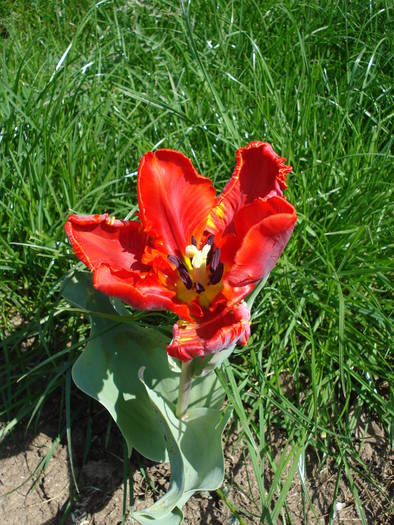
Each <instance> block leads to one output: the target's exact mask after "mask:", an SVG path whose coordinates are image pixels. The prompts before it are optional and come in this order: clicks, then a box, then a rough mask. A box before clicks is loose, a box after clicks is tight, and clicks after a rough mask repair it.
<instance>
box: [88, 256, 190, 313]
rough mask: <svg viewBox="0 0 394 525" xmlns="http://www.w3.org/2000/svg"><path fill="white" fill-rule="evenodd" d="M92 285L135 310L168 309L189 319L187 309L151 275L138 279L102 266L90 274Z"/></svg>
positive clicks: (125, 272) (128, 273) (136, 275)
mask: <svg viewBox="0 0 394 525" xmlns="http://www.w3.org/2000/svg"><path fill="white" fill-rule="evenodd" d="M93 285H94V287H95V288H96V290H100V291H101V292H103V293H105V294H107V295H111V296H113V297H119V298H120V299H122V300H123V301H125V302H126V303H127V304H130V305H131V306H133V307H134V308H137V309H138V310H170V311H171V312H174V313H175V314H176V315H178V316H179V317H181V318H182V319H185V320H187V321H191V320H192V318H191V316H190V311H189V308H188V306H187V305H186V304H184V303H181V302H179V301H178V300H177V298H176V294H175V292H174V291H172V290H170V289H168V288H166V287H165V286H163V285H162V284H161V283H160V281H159V279H158V277H157V276H156V275H155V274H153V273H152V274H148V275H147V276H145V277H143V278H142V277H141V274H138V273H136V272H127V271H125V270H119V271H116V270H113V269H112V268H110V267H109V266H107V265H106V264H102V265H101V266H99V267H98V268H97V269H96V270H95V272H94V275H93Z"/></svg>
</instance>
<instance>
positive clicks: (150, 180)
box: [65, 142, 297, 361]
mask: <svg viewBox="0 0 394 525" xmlns="http://www.w3.org/2000/svg"><path fill="white" fill-rule="evenodd" d="M290 171H291V167H290V166H287V165H286V164H285V159H283V158H281V157H279V156H278V155H277V154H276V153H275V152H274V151H273V149H272V147H271V146H270V145H269V144H268V143H264V142H251V143H250V144H249V145H247V146H246V147H243V148H240V149H238V150H237V153H236V166H235V169H234V172H233V175H232V178H231V179H230V180H229V182H228V183H227V185H226V186H225V188H224V190H223V192H222V193H221V195H219V196H218V197H217V196H216V191H215V189H214V187H213V185H212V182H211V181H210V180H209V179H208V178H205V177H203V176H201V175H199V174H198V172H197V171H196V169H195V168H194V166H193V164H192V163H191V161H190V160H189V159H188V158H187V157H185V156H184V155H183V154H182V153H180V152H179V151H175V150H170V149H159V150H156V151H155V152H148V153H146V154H145V155H144V156H143V157H142V159H141V162H140V165H139V170H138V182H137V184H138V186H137V193H138V204H139V210H140V212H139V219H140V220H139V221H134V220H131V221H121V220H117V219H115V218H112V217H109V216H108V214H103V215H88V216H80V215H70V216H69V217H68V220H67V222H66V225H65V229H66V232H67V235H68V237H69V239H70V241H71V244H72V246H73V249H74V251H75V253H76V255H77V256H78V258H79V259H80V260H81V261H82V262H84V263H85V264H86V266H88V267H89V268H90V269H91V270H92V271H93V283H94V287H95V288H96V289H98V290H101V291H102V292H104V293H106V294H108V295H111V296H115V297H119V298H121V299H122V300H124V301H125V302H126V303H128V304H130V305H131V306H133V307H135V308H137V309H147V310H159V309H167V310H170V311H172V312H174V313H175V314H176V315H178V316H179V317H180V320H179V321H178V322H177V323H176V324H175V325H174V327H173V339H172V341H171V343H170V344H169V345H168V347H167V351H168V353H169V354H170V355H172V356H174V357H177V358H179V359H180V360H182V361H189V360H191V359H193V358H195V357H197V356H201V357H203V356H205V355H207V354H211V353H214V352H218V351H220V350H222V349H224V348H227V347H228V346H230V345H231V344H233V343H237V342H238V343H240V344H242V345H244V344H246V342H247V340H248V338H249V335H250V312H249V309H248V308H247V306H246V303H245V302H244V301H243V299H244V298H245V297H246V296H247V295H248V294H249V293H250V292H251V291H252V290H253V288H254V287H255V285H256V284H257V283H258V282H259V281H260V280H261V279H263V278H264V277H265V276H266V275H267V274H268V273H269V272H270V271H271V270H272V268H273V267H274V266H275V264H276V261H277V260H278V258H279V256H280V254H281V253H282V251H283V249H284V248H285V246H286V244H287V242H288V240H289V238H290V236H291V234H292V231H293V229H294V225H295V222H296V220H297V215H296V211H295V209H294V207H293V206H292V205H291V204H290V203H289V202H288V201H287V200H286V198H285V197H284V195H283V191H284V190H285V189H286V187H287V185H286V175H287V174H288V173H289V172H290Z"/></svg>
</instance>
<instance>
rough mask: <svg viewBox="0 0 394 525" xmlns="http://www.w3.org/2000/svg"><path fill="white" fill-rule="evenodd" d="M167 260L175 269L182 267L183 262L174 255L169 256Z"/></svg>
mask: <svg viewBox="0 0 394 525" xmlns="http://www.w3.org/2000/svg"><path fill="white" fill-rule="evenodd" d="M168 260H169V261H170V263H172V264H174V265H175V266H176V267H177V268H180V267H181V266H183V262H182V261H181V260H180V258H179V257H177V256H176V255H169V256H168Z"/></svg>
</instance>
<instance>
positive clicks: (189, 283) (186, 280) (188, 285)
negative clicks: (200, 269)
mask: <svg viewBox="0 0 394 525" xmlns="http://www.w3.org/2000/svg"><path fill="white" fill-rule="evenodd" d="M178 272H179V276H180V278H181V279H182V281H183V284H184V285H185V286H186V288H187V289H188V290H190V289H191V288H192V286H193V281H192V280H191V277H190V275H189V272H188V271H187V270H186V268H185V267H184V266H181V267H180V268H178Z"/></svg>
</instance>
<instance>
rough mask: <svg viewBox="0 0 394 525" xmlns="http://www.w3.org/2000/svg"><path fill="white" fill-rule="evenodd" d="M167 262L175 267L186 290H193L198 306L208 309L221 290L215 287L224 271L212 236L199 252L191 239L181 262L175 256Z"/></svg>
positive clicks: (169, 257)
mask: <svg viewBox="0 0 394 525" xmlns="http://www.w3.org/2000/svg"><path fill="white" fill-rule="evenodd" d="M168 260H169V261H170V262H171V263H173V264H174V265H175V266H176V268H177V270H178V273H179V277H180V278H181V280H182V282H183V284H184V285H185V287H186V289H187V290H192V288H194V290H195V291H196V292H197V294H198V295H199V302H200V305H201V306H204V307H208V306H209V304H210V303H211V301H212V300H213V298H214V297H215V296H216V295H217V293H218V292H219V291H220V289H221V285H219V286H216V285H218V283H219V282H220V280H221V279H222V276H223V270H224V266H223V263H222V262H220V248H218V247H215V246H214V236H213V235H210V236H209V237H208V238H207V240H206V243H205V245H204V246H203V247H202V249H201V250H199V249H198V247H197V242H196V240H195V239H194V237H192V243H191V244H189V245H188V246H186V249H185V256H184V257H183V261H182V260H181V259H180V258H179V257H177V256H175V255H169V256H168Z"/></svg>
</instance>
